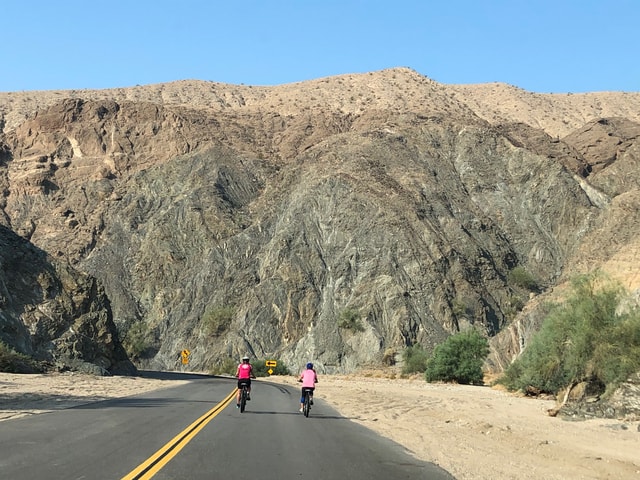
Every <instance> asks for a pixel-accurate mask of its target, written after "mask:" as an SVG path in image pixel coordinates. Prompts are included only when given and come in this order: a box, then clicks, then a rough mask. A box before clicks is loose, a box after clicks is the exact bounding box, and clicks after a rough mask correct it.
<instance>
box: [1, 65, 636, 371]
mask: <svg viewBox="0 0 640 480" xmlns="http://www.w3.org/2000/svg"><path fill="white" fill-rule="evenodd" d="M0 127H1V128H2V133H1V134H0V192H2V194H1V196H0V225H2V226H3V227H4V228H3V229H2V230H1V231H0V238H3V237H2V235H6V236H8V238H14V239H15V237H20V238H21V239H24V241H25V242H28V243H26V244H25V245H28V248H30V249H34V250H38V251H41V252H43V253H42V255H44V256H45V257H46V258H50V259H52V260H50V262H51V264H52V265H53V264H55V265H66V266H67V267H66V268H68V269H70V270H73V271H74V272H77V275H80V276H81V278H83V279H84V280H83V281H85V282H88V283H91V284H92V285H94V286H95V287H94V289H95V291H98V290H100V289H104V297H99V298H100V299H101V301H100V302H99V303H100V305H101V306H103V307H104V310H101V315H102V314H103V315H104V318H105V319H110V318H111V317H112V318H113V322H114V323H115V325H116V326H117V330H118V335H119V336H120V337H122V339H123V341H124V342H125V344H127V345H128V348H129V352H130V353H132V352H133V353H132V355H133V356H134V360H135V363H136V364H137V365H138V366H143V367H145V368H162V369H173V368H177V367H178V366H179V364H178V359H179V355H178V354H179V352H180V351H181V350H182V349H184V348H187V349H189V350H190V351H191V358H190V361H191V365H190V368H193V369H202V370H206V369H209V368H210V367H211V366H213V365H215V364H217V363H221V362H223V361H225V360H226V359H228V358H234V359H236V358H238V357H239V356H240V355H242V354H244V353H250V354H251V355H253V356H255V357H257V358H269V357H272V358H278V359H281V360H282V361H283V363H285V364H287V365H289V366H291V367H292V368H295V369H297V368H298V367H299V365H300V364H302V363H305V362H306V361H307V360H308V359H313V360H314V361H315V362H316V363H317V364H318V366H319V367H320V368H321V369H323V370H324V371H325V372H336V371H350V370H352V369H354V368H355V367H357V366H361V365H367V364H373V365H375V364H381V363H382V362H385V361H392V359H393V358H394V356H397V354H398V353H400V352H401V351H402V349H403V348H404V347H406V346H408V345H413V344H416V343H419V344H421V345H423V346H424V347H425V348H428V349H429V348H433V346H435V345H436V344H438V343H439V342H441V341H442V340H443V339H445V338H446V337H447V336H448V335H450V334H451V333H453V332H456V331H458V330H460V329H464V328H468V327H470V326H473V327H475V328H478V329H480V330H481V331H482V332H484V333H485V334H486V335H487V336H488V337H490V338H491V339H492V344H493V353H492V357H491V360H490V365H491V366H492V367H493V368H495V369H498V370H499V369H500V368H502V366H503V365H504V364H505V363H506V362H508V361H509V360H510V358H512V357H513V355H515V354H517V353H518V352H519V351H520V349H521V348H522V345H524V343H526V340H527V338H528V336H529V335H530V334H531V333H532V332H533V331H535V329H536V328H537V325H538V324H539V321H540V310H539V309H537V308H536V306H537V305H539V304H540V303H542V301H543V300H544V299H545V298H547V296H549V295H553V293H554V290H556V289H557V288H558V287H559V286H561V285H562V284H563V282H565V281H566V279H567V278H569V276H570V275H572V274H575V273H577V272H586V271H589V270H592V269H594V268H596V267H600V268H603V269H605V270H606V271H608V272H610V273H611V274H612V275H613V276H614V277H615V278H618V279H619V280H620V281H621V282H623V284H624V285H625V286H626V287H627V288H629V289H630V290H631V291H636V292H637V289H638V288H640V275H639V273H638V272H640V269H639V268H638V258H640V257H639V256H638V253H639V252H640V240H638V238H640V237H639V236H638V231H639V230H640V222H639V220H640V218H639V215H640V214H639V213H638V212H639V211H640V209H639V208H638V207H639V202H640V189H639V185H640V168H638V161H639V158H640V153H639V143H638V138H639V136H640V93H615V92H613V93H609V92H602V93H590V94H573V95H572V94H562V95H560V94H535V93H530V92H526V91H523V90H521V89H518V88H516V87H512V86H509V85H504V84H486V85H444V84H439V83H437V82H434V81H432V80H430V79H428V78H426V77H424V76H422V75H420V74H418V73H416V72H414V71H412V70H410V69H406V68H398V69H390V70H383V71H380V72H372V73H368V74H359V75H343V76H337V77H329V78H324V79H318V80H314V81H308V82H302V83H295V84H287V85H280V86H274V87H255V86H244V85H226V84H219V83H214V82H202V81H180V82H173V83H167V84H159V85H148V86H137V87H131V88H120V89H110V90H76V91H45V92H11V93H0ZM4 248H5V247H4V246H3V249H4ZM7 248H9V247H7ZM11 248H13V247H11ZM25 248H26V247H25ZM12 255H13V250H12V249H11V250H7V257H6V258H10V257H11V256H12ZM3 267H4V268H3V273H2V274H0V280H2V281H4V284H5V286H6V291H7V292H9V293H8V294H5V296H10V295H13V294H12V293H11V291H12V287H11V285H12V284H13V280H12V279H11V277H9V276H8V275H9V272H10V270H9V269H8V267H6V266H5V263H4V261H3ZM514 272H520V273H521V274H522V273H523V272H524V273H526V275H527V276H529V278H530V279H532V280H535V281H533V282H529V283H528V285H524V284H523V283H522V282H518V281H517V279H516V280H514V278H515V277H514V275H513V273H514ZM2 275H4V276H2ZM21 275H24V273H23V274H21ZM27 277H28V278H27ZM24 278H27V280H25V281H27V283H26V284H25V285H27V286H30V287H31V288H32V289H34V291H35V290H37V288H36V287H37V284H38V277H37V275H33V274H31V275H28V276H25V277H24ZM92 282H95V283H92ZM64 291H67V290H64ZM57 292H58V293H57V295H63V290H57ZM91 292H94V290H93V289H92V290H91ZM85 293H86V295H89V290H86V291H85ZM92 294H95V293H92ZM47 298H48V297H46V298H45V297H43V296H42V295H39V296H38V295H36V296H32V297H30V298H29V299H28V300H24V301H23V302H22V304H23V308H12V309H7V310H4V307H3V310H0V315H2V317H0V319H1V320H2V324H0V325H5V324H6V325H14V326H15V327H14V330H20V328H22V327H19V326H20V325H27V324H28V323H29V322H32V324H35V325H40V323H42V322H46V321H49V322H51V321H55V322H57V321H61V322H62V319H58V315H49V316H47V317H46V319H45V318H44V317H39V318H38V319H35V320H31V319H30V318H28V316H27V315H26V313H25V312H26V311H27V310H28V309H36V310H37V309H40V308H42V305H43V304H44V303H45V302H46V300H47ZM88 298H89V297H88V296H87V297H86V299H85V300H86V301H88ZM102 300H104V301H102ZM74 308H75V307H74ZM74 308H71V310H69V313H68V314H67V315H68V316H67V323H68V321H69V319H71V318H76V317H79V316H82V315H83V312H84V311H85V310H86V309H85V310H83V309H80V308H75V309H74ZM61 325H62V324H61ZM34 328H36V327H32V329H31V331H32V332H33V331H34ZM36 329H37V328H36ZM22 331H23V332H24V329H23V330H22ZM64 331H65V330H64V329H63V328H59V329H57V330H56V333H54V334H53V335H52V338H56V339H59V341H58V344H55V345H51V344H49V346H48V347H46V348H47V349H48V351H49V352H50V353H51V354H52V355H53V354H54V353H56V352H58V351H59V350H60V349H61V348H62V347H61V346H60V344H67V343H68V342H67V341H66V337H65V338H63V337H64V336H63V335H62V333H61V332H64ZM2 332H3V337H2V339H3V341H5V342H8V343H10V344H12V345H13V346H15V347H16V348H18V349H20V350H22V351H29V350H28V348H26V347H25V345H26V344H27V343H28V335H26V334H24V333H23V334H22V338H23V340H22V341H21V342H22V343H21V342H20V341H17V338H18V336H17V335H15V334H11V332H12V330H8V329H7V328H4V326H3V330H2ZM118 335H114V336H113V337H112V338H116V336H118ZM127 342H128V343H127ZM134 347H135V348H134ZM83 358H84V359H85V360H86V361H88V362H92V359H91V358H89V357H83ZM112 364H114V361H112Z"/></svg>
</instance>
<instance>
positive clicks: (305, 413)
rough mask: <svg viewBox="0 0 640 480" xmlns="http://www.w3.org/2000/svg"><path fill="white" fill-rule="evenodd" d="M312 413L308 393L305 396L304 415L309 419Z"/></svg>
mask: <svg viewBox="0 0 640 480" xmlns="http://www.w3.org/2000/svg"><path fill="white" fill-rule="evenodd" d="M310 411H311V396H310V395H309V392H308V391H307V392H305V394H304V404H303V405H302V413H304V416H305V417H307V418H308V417H309V412H310Z"/></svg>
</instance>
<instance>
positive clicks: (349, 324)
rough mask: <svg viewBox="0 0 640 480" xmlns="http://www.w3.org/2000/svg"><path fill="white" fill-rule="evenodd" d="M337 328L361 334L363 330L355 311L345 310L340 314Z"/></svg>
mask: <svg viewBox="0 0 640 480" xmlns="http://www.w3.org/2000/svg"><path fill="white" fill-rule="evenodd" d="M338 327H340V328H344V329H345V330H353V331H354V332H361V331H363V330H364V327H363V326H362V323H361V322H360V315H359V314H358V312H357V311H355V310H351V309H350V308H347V309H345V310H343V311H342V312H341V313H340V318H339V320H338Z"/></svg>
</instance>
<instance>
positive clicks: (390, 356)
mask: <svg viewBox="0 0 640 480" xmlns="http://www.w3.org/2000/svg"><path fill="white" fill-rule="evenodd" d="M396 353H397V352H396V349H395V348H387V349H386V350H385V351H384V353H383V354H382V364H383V365H386V366H388V367H392V366H393V365H395V364H396Z"/></svg>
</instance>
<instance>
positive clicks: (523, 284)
mask: <svg viewBox="0 0 640 480" xmlns="http://www.w3.org/2000/svg"><path fill="white" fill-rule="evenodd" d="M507 280H508V282H509V283H510V284H511V285H514V286H516V287H519V288H523V289H525V290H529V291H535V290H537V289H538V281H537V280H536V278H535V277H534V276H533V275H532V274H531V272H529V270H527V269H526V268H525V267H523V266H517V267H515V268H514V269H513V270H511V271H510V272H509V275H508V276H507Z"/></svg>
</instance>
